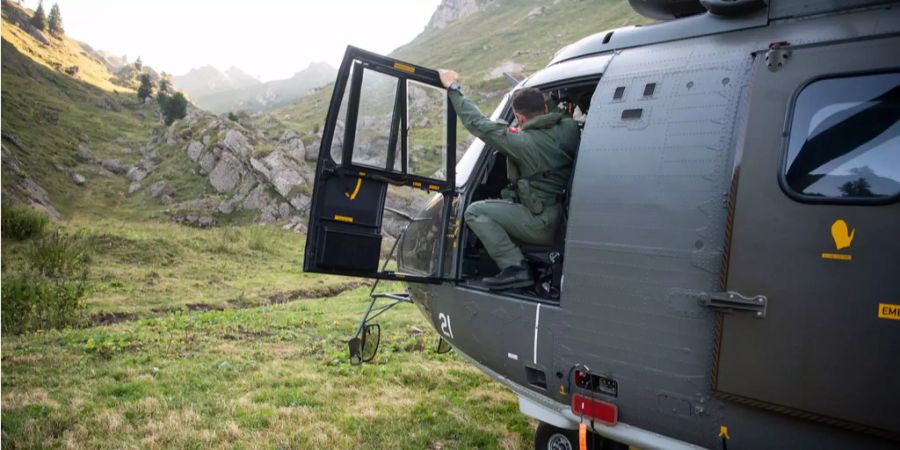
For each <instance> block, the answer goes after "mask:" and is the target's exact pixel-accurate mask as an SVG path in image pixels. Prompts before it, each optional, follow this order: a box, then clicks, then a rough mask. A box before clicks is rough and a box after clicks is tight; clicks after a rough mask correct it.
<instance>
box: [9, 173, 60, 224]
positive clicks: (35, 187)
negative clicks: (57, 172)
mask: <svg viewBox="0 0 900 450" xmlns="http://www.w3.org/2000/svg"><path fill="white" fill-rule="evenodd" d="M18 187H19V189H20V190H21V191H22V192H23V193H24V194H25V196H26V197H28V204H29V205H31V206H32V207H34V208H37V209H39V210H41V211H45V212H46V213H47V214H48V215H49V216H50V217H52V218H54V219H59V218H60V217H62V216H61V215H60V214H59V211H57V210H56V208H54V207H53V204H52V203H50V197H49V195H48V194H47V191H46V190H45V189H44V188H43V187H41V185H39V184H37V182H35V181H34V180H32V179H31V178H25V179H24V180H22V181H21V182H19V185H18Z"/></svg>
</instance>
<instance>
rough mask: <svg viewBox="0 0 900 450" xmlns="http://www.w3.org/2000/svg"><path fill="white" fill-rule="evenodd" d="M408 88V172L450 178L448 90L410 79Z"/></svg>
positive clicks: (435, 177) (422, 175)
mask: <svg viewBox="0 0 900 450" xmlns="http://www.w3.org/2000/svg"><path fill="white" fill-rule="evenodd" d="M406 86H407V87H406V90H407V98H408V100H407V118H408V121H409V138H408V139H409V140H408V142H407V172H408V173H409V174H411V175H416V176H420V177H428V178H434V179H438V180H446V179H447V174H446V167H447V160H446V155H445V152H444V149H445V148H447V93H446V91H444V90H443V89H439V88H436V87H434V86H429V85H427V84H422V83H417V82H415V81H409V82H408V83H407V85H406Z"/></svg>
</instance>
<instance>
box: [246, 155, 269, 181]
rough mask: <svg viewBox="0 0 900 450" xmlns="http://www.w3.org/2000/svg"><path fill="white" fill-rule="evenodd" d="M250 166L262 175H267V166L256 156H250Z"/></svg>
mask: <svg viewBox="0 0 900 450" xmlns="http://www.w3.org/2000/svg"><path fill="white" fill-rule="evenodd" d="M250 167H252V168H253V170H255V171H257V172H259V173H261V174H263V176H264V177H266V178H268V177H269V168H268V167H266V165H265V164H263V162H262V161H260V160H258V159H256V158H250Z"/></svg>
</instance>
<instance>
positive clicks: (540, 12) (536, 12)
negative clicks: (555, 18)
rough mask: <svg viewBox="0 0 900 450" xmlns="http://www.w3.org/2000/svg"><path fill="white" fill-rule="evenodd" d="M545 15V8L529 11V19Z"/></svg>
mask: <svg viewBox="0 0 900 450" xmlns="http://www.w3.org/2000/svg"><path fill="white" fill-rule="evenodd" d="M542 15H544V7H543V6H538V7H537V8H534V9H532V10H531V11H528V17H538V16H542Z"/></svg>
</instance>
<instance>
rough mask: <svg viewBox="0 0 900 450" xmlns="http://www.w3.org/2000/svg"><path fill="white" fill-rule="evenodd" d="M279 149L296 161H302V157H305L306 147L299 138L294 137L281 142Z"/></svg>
mask: <svg viewBox="0 0 900 450" xmlns="http://www.w3.org/2000/svg"><path fill="white" fill-rule="evenodd" d="M279 149H280V150H281V151H282V152H284V153H285V154H286V155H288V156H290V157H291V158H294V159H295V160H297V161H303V160H304V159H306V147H305V146H304V145H303V141H302V140H300V138H294V139H291V140H288V141H284V142H282V143H281V144H280V145H279Z"/></svg>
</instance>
